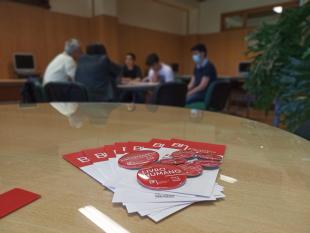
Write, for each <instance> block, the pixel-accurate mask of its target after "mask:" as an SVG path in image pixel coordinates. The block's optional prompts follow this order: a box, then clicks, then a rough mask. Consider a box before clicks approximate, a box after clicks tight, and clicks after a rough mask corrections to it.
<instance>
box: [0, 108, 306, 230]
mask: <svg viewBox="0 0 310 233" xmlns="http://www.w3.org/2000/svg"><path fill="white" fill-rule="evenodd" d="M56 108H57V109H56ZM0 112H1V113H0V128H1V133H0V193H3V192H5V191H8V190H10V189H12V188H15V187H20V188H24V189H26V190H30V191H33V192H35V193H38V194H40V195H42V198H41V199H39V200H38V201H36V202H34V203H32V204H31V205H29V206H27V207H25V208H22V209H20V210H18V211H16V212H14V213H12V214H10V215H8V216H7V217H5V218H3V219H1V220H0V232H1V233H30V232H31V233H42V232H44V233H56V232H57V233H58V232H59V233H60V232H62V233H77V232H81V233H82V232H83V233H88V232H89V233H96V232H98V233H99V232H102V230H101V229H99V228H98V227H97V226H96V225H95V224H93V223H92V222H91V221H89V220H88V219H87V218H85V217H84V215H82V214H81V213H80V212H79V208H81V207H84V206H88V205H91V206H94V207H96V208H97V209H98V210H100V211H101V212H103V213H104V214H106V215H107V216H109V217H110V218H112V219H113V220H114V221H116V222H117V223H119V224H120V225H121V226H123V227H124V228H126V229H127V230H128V231H129V232H131V233H174V232H187V233H192V232H195V233H196V232H197V233H198V232H199V233H201V232H212V233H233V232H234V233H249V232H257V233H258V232H262V233H286V232H287V233H292V232H295V233H309V232H310V221H309V219H310V143H309V141H306V140H304V139H301V138H299V137H297V136H294V135H292V134H290V133H288V132H285V131H283V130H280V129H277V128H273V127H270V126H267V125H265V124H261V123H257V122H254V121H250V120H246V119H241V118H237V117H233V116H228V115H224V114H218V113H211V112H193V111H191V110H189V109H181V108H169V107H158V108H153V107H152V106H145V105H137V106H133V105H117V104H83V105H78V104H63V105H59V104H58V105H54V107H52V106H51V105H48V104H43V105H38V106H18V105H1V106H0ZM173 137H174V138H182V139H188V140H195V141H206V142H210V143H218V144H226V145H227V152H226V157H225V162H224V164H223V167H222V170H221V174H224V175H227V176H231V177H234V178H236V179H237V180H238V182H237V183H234V184H230V183H226V182H224V181H221V180H218V182H219V183H220V184H221V185H223V186H224V188H225V190H224V193H225V194H226V196H227V197H226V198H225V199H224V200H222V201H218V202H215V203H212V204H210V203H201V204H195V205H193V206H191V207H189V208H187V209H185V210H183V211H181V212H179V213H177V214H175V215H173V216H171V217H169V218H167V219H166V220H164V221H162V222H160V223H158V224H155V223H154V222H152V221H151V220H149V219H148V218H141V217H139V216H138V215H137V214H133V215H128V214H127V212H126V210H125V209H123V207H122V206H120V205H114V204H112V203H111V199H112V193H111V192H109V191H107V190H105V189H104V188H103V187H102V186H100V185H99V184H98V183H96V182H95V181H94V180H92V179H91V178H89V177H88V176H87V175H85V174H83V173H82V172H80V171H79V170H78V169H76V168H74V167H73V166H72V165H70V164H69V163H68V162H66V161H65V160H63V159H62V155H63V154H65V153H69V152H75V151H79V150H82V149H85V148H92V147H99V146H102V145H105V144H111V143H114V142H117V141H148V140H150V139H151V138H173Z"/></svg>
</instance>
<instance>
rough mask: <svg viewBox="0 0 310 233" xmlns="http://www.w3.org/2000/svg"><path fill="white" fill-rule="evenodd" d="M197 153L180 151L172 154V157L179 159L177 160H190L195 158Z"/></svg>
mask: <svg viewBox="0 0 310 233" xmlns="http://www.w3.org/2000/svg"><path fill="white" fill-rule="evenodd" d="M195 154H196V153H195V152H194V151H188V150H178V151H175V152H173V153H172V154H171V156H172V157H173V158H177V159H180V158H182V159H190V158H192V157H194V156H195Z"/></svg>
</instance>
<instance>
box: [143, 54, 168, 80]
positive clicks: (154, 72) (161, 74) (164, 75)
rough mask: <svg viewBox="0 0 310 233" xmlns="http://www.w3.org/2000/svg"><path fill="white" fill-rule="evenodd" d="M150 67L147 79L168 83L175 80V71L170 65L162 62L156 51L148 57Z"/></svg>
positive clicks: (147, 61)
mask: <svg viewBox="0 0 310 233" xmlns="http://www.w3.org/2000/svg"><path fill="white" fill-rule="evenodd" d="M146 65H147V66H148V67H149V69H150V70H149V73H148V76H147V77H146V78H145V81H148V82H159V83H167V82H173V81H174V73H173V70H172V68H171V67H170V66H168V65H166V64H164V63H162V62H160V59H159V56H158V55H157V54H155V53H152V54H150V55H149V56H148V57H147V59H146Z"/></svg>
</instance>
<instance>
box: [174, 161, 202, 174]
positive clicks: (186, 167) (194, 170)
mask: <svg viewBox="0 0 310 233" xmlns="http://www.w3.org/2000/svg"><path fill="white" fill-rule="evenodd" d="M178 168H181V169H182V170H183V171H184V173H185V175H187V176H188V177H195V176H200V175H201V174H202V172H203V168H202V166H201V165H199V164H195V163H186V164H181V165H179V166H178Z"/></svg>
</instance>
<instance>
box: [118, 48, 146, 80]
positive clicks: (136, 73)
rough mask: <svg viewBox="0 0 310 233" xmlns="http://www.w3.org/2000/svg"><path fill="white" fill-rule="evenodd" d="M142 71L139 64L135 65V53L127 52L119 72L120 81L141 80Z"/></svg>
mask: <svg viewBox="0 0 310 233" xmlns="http://www.w3.org/2000/svg"><path fill="white" fill-rule="evenodd" d="M141 78H142V72H141V69H140V67H139V66H137V65H136V55H135V54H133V53H127V54H126V58H125V65H124V67H123V69H122V72H121V79H122V83H128V82H130V81H141Z"/></svg>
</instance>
